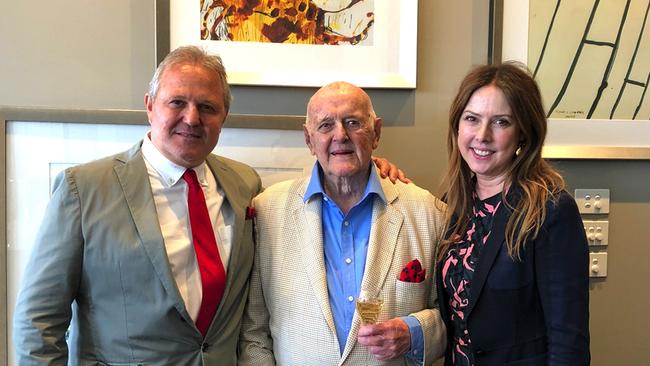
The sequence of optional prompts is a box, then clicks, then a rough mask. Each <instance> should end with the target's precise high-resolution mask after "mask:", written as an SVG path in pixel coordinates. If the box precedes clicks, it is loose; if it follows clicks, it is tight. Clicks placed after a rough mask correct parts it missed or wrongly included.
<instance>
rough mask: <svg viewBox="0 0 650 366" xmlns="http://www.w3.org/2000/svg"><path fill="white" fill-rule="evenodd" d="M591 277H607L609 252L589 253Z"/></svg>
mask: <svg viewBox="0 0 650 366" xmlns="http://www.w3.org/2000/svg"><path fill="white" fill-rule="evenodd" d="M589 277H607V253H589Z"/></svg>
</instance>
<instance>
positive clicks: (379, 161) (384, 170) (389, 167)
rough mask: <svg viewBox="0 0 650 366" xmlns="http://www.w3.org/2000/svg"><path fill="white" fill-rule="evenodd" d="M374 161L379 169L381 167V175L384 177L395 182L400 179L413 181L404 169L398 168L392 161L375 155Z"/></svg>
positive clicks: (406, 181)
mask: <svg viewBox="0 0 650 366" xmlns="http://www.w3.org/2000/svg"><path fill="white" fill-rule="evenodd" d="M372 161H373V162H375V165H376V166H377V169H379V175H380V176H381V177H382V178H386V177H388V179H390V181H391V182H393V183H395V182H397V180H398V179H399V180H400V181H402V182H404V183H407V184H408V183H411V180H410V179H408V178H406V175H405V174H404V172H403V171H402V169H400V168H398V167H397V165H395V164H393V163H391V162H390V161H388V160H386V159H384V158H380V157H377V156H373V157H372Z"/></svg>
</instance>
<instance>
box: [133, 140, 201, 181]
mask: <svg viewBox="0 0 650 366" xmlns="http://www.w3.org/2000/svg"><path fill="white" fill-rule="evenodd" d="M142 155H143V156H144V158H145V159H146V160H147V162H148V163H149V165H150V166H151V168H153V170H155V171H156V173H158V175H159V176H160V180H161V181H162V183H163V185H164V186H165V188H169V187H171V186H173V185H175V184H176V183H178V181H179V180H180V179H181V178H182V177H183V174H184V173H185V170H187V168H185V167H182V166H180V165H178V164H176V163H174V162H172V161H171V160H169V159H167V158H166V157H165V156H164V155H163V154H162V153H161V152H160V151H158V148H156V146H155V145H154V144H153V142H151V140H150V139H149V132H147V133H146V134H145V136H144V139H143V140H142ZM192 169H194V171H195V172H196V177H197V178H198V180H199V183H200V184H201V186H203V187H207V186H208V181H207V179H206V178H205V174H206V164H205V162H203V163H201V165H199V166H195V167H194V168H192Z"/></svg>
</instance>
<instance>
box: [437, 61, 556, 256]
mask: <svg viewBox="0 0 650 366" xmlns="http://www.w3.org/2000/svg"><path fill="white" fill-rule="evenodd" d="M487 85H494V86H496V87H497V88H499V89H500V90H501V91H502V92H503V94H504V96H505V98H506V100H507V101H508V104H509V105H510V108H511V110H512V117H513V122H514V124H515V125H516V126H517V127H518V129H519V135H520V143H519V149H518V151H517V153H516V154H515V156H513V157H512V165H511V166H510V167H509V168H508V171H507V172H506V174H507V175H506V177H507V178H506V184H505V185H504V190H503V192H502V196H503V202H504V204H505V205H506V206H507V207H508V208H509V209H511V210H512V215H511V216H510V218H509V220H508V223H507V225H506V232H505V239H506V245H507V248H508V255H510V257H512V258H513V259H514V258H517V259H521V251H522V249H523V247H524V244H525V243H526V241H528V240H532V239H534V238H536V237H537V234H538V233H539V230H540V228H541V227H542V224H543V223H544V218H545V216H546V203H547V202H548V201H549V200H554V199H555V198H556V197H557V194H558V193H559V192H560V191H561V190H563V189H564V186H565V185H564V179H563V178H562V176H561V175H560V174H559V173H558V172H557V171H555V170H554V169H553V168H552V167H551V166H550V165H549V164H548V163H547V162H546V161H544V159H542V146H543V145H544V138H545V137H546V130H547V126H546V117H545V113H544V107H543V104H542V98H541V94H540V92H539V88H538V87H537V84H536V83H535V80H533V78H532V76H531V75H530V72H529V71H528V70H527V69H526V67H525V66H524V65H522V64H520V63H515V62H506V63H503V64H499V65H484V66H479V67H476V68H475V69H473V70H472V71H470V72H469V74H467V76H465V78H464V79H463V81H462V82H461V84H460V87H459V89H458V94H457V95H456V98H455V99H454V101H453V103H452V105H451V108H450V111H449V131H448V133H447V150H448V157H449V168H448V170H447V172H446V174H445V177H444V179H443V182H442V187H443V188H442V191H443V195H442V196H443V198H444V199H445V200H446V202H447V210H446V216H447V217H446V218H447V225H448V228H447V233H448V236H447V238H446V240H444V241H443V243H442V245H441V248H440V250H439V251H438V253H439V254H438V259H439V260H443V259H444V256H445V255H446V254H447V251H448V249H449V247H450V246H451V245H453V242H454V238H457V237H458V236H461V237H462V236H463V234H464V231H465V230H467V226H468V224H469V220H470V215H471V214H472V202H473V201H472V194H473V192H474V184H473V177H474V173H473V172H472V171H471V170H470V169H469V166H468V165H467V163H466V162H465V161H464V160H463V158H462V156H461V154H460V151H459V149H458V124H459V121H460V118H461V114H462V113H463V110H464V109H465V106H466V105H467V103H468V101H469V99H470V98H471V96H472V94H474V92H475V91H476V90H477V89H480V88H482V87H484V86H487ZM510 186H517V187H519V188H520V189H521V198H520V199H519V201H518V202H517V203H516V206H513V205H512V204H511V203H510V202H507V199H506V189H507V187H510Z"/></svg>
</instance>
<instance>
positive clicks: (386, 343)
mask: <svg viewBox="0 0 650 366" xmlns="http://www.w3.org/2000/svg"><path fill="white" fill-rule="evenodd" d="M357 341H358V342H359V344H362V345H364V346H366V347H367V348H368V351H370V353H372V354H373V355H374V356H375V357H376V358H377V359H378V360H391V359H393V358H397V357H401V356H402V355H404V353H406V352H408V351H409V349H411V333H410V332H409V327H408V325H406V323H405V322H404V321H403V320H402V319H400V318H393V319H391V320H387V321H385V322H382V323H377V324H370V325H362V326H361V328H359V334H358V335H357Z"/></svg>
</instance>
